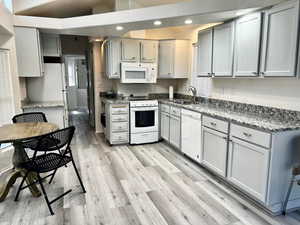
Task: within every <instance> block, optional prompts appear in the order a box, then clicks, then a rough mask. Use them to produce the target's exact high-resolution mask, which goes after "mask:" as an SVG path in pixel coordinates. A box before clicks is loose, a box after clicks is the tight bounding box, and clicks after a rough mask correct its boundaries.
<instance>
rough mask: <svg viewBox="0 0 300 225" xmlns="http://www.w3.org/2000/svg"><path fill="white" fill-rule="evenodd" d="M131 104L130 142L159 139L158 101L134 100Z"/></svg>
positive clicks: (149, 141)
mask: <svg viewBox="0 0 300 225" xmlns="http://www.w3.org/2000/svg"><path fill="white" fill-rule="evenodd" d="M129 105H130V144H145V143H153V142H157V141H158V132H159V130H158V129H159V125H158V101H157V100H146V99H144V100H132V101H130V103H129Z"/></svg>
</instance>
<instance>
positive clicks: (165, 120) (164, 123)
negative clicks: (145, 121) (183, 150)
mask: <svg viewBox="0 0 300 225" xmlns="http://www.w3.org/2000/svg"><path fill="white" fill-rule="evenodd" d="M160 135H161V137H162V138H163V139H165V140H167V141H169V135H170V115H169V114H167V113H164V112H162V113H161V115H160Z"/></svg>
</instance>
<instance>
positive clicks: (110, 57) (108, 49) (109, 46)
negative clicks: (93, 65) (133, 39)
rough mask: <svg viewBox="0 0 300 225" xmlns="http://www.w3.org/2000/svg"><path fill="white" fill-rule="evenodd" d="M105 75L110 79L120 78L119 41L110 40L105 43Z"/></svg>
mask: <svg viewBox="0 0 300 225" xmlns="http://www.w3.org/2000/svg"><path fill="white" fill-rule="evenodd" d="M105 60H106V75H107V77H108V78H110V79H113V78H115V79H119V78H120V77H121V64H120V63H121V40H120V39H112V40H108V41H107V42H106V43H105Z"/></svg>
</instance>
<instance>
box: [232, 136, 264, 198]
mask: <svg viewBox="0 0 300 225" xmlns="http://www.w3.org/2000/svg"><path fill="white" fill-rule="evenodd" d="M269 155H270V149H266V148H263V147H259V146H256V145H254V144H250V143H248V142H246V141H242V140H239V139H237V138H234V137H233V138H232V140H231V142H230V144H229V157H228V180H229V181H230V182H232V183H233V184H235V185H236V186H238V187H239V188H241V189H242V190H244V191H246V192H247V193H249V194H251V195H252V196H254V197H256V198H257V199H258V200H260V201H262V202H265V200H266V195H267V184H268V172H269Z"/></svg>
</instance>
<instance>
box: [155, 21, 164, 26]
mask: <svg viewBox="0 0 300 225" xmlns="http://www.w3.org/2000/svg"><path fill="white" fill-rule="evenodd" d="M153 24H154V25H155V26H159V25H161V24H162V23H161V21H160V20H156V21H154V22H153Z"/></svg>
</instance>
